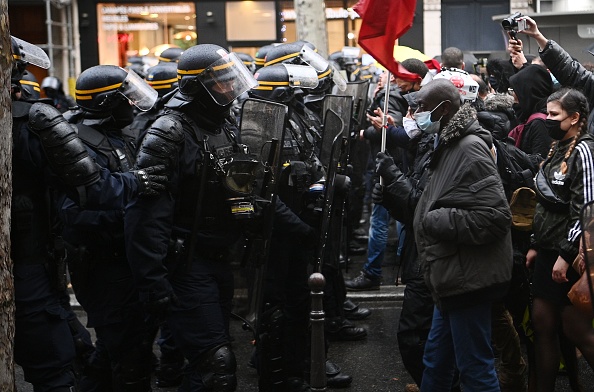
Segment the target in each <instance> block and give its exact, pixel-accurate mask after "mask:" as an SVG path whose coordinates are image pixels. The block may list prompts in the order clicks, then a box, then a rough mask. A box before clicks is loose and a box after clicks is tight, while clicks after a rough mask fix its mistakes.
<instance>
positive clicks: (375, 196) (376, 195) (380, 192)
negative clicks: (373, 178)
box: [371, 182, 384, 204]
mask: <svg viewBox="0 0 594 392" xmlns="http://www.w3.org/2000/svg"><path fill="white" fill-rule="evenodd" d="M371 200H372V201H373V204H382V203H383V202H384V186H383V185H381V184H380V183H379V182H378V183H376V184H375V185H374V186H373V190H372V191H371Z"/></svg>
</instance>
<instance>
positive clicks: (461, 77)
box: [433, 68, 479, 104]
mask: <svg viewBox="0 0 594 392" xmlns="http://www.w3.org/2000/svg"><path fill="white" fill-rule="evenodd" d="M436 79H448V80H449V81H450V82H452V83H453V84H454V86H456V88H457V89H458V92H459V93H460V100H461V102H462V103H463V104H464V103H466V102H474V101H475V100H476V97H477V95H478V89H479V86H478V83H477V82H476V81H475V80H474V79H473V78H472V77H471V76H470V75H469V74H468V72H466V71H463V70H461V69H458V68H447V69H446V68H444V69H442V70H441V72H440V73H438V74H437V75H435V76H434V77H433V80H436Z"/></svg>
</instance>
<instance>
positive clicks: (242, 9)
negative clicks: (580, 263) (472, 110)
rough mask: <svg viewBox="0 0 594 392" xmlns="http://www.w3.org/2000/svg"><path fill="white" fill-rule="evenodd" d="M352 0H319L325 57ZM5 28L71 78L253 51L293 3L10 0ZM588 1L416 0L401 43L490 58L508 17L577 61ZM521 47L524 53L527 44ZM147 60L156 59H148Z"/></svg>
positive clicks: (591, 35)
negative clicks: (535, 28)
mask: <svg viewBox="0 0 594 392" xmlns="http://www.w3.org/2000/svg"><path fill="white" fill-rule="evenodd" d="M319 1H322V0H319ZM356 3H357V0H326V1H325V6H326V17H327V31H328V44H329V47H328V53H333V52H335V51H338V50H340V49H341V48H342V47H343V46H357V34H358V31H359V28H360V25H361V20H360V18H359V17H358V15H357V14H356V13H355V12H354V11H353V10H352V7H353V6H354V5H355V4H356ZM8 5H9V17H10V24H11V26H10V27H11V32H12V34H13V35H15V36H18V37H19V38H22V39H25V40H27V41H29V42H32V43H35V44H39V45H40V46H41V47H42V48H43V49H45V50H46V51H47V52H48V53H49V54H50V57H51V60H52V63H53V67H52V68H50V70H49V71H48V72H47V73H44V71H42V70H34V73H35V74H36V76H38V79H40V78H42V77H43V76H45V75H47V74H48V73H49V74H51V75H55V76H58V77H60V78H62V79H70V80H71V81H73V80H74V79H75V78H76V76H77V75H78V74H80V71H81V70H82V69H86V68H88V67H90V66H93V65H96V64H116V65H120V66H125V65H126V64H127V63H128V61H129V60H130V59H131V58H133V57H138V56H145V58H148V59H149V61H154V59H156V56H157V55H158V53H159V52H160V51H161V50H163V49H164V48H166V47H168V46H169V45H176V46H179V47H182V48H185V47H189V46H191V45H195V44H197V43H206V42H208V43H215V44H218V45H221V46H223V47H225V48H228V49H229V50H234V51H241V52H247V53H250V54H252V55H254V54H255V52H256V51H257V49H258V48H259V47H261V46H263V45H266V44H269V43H272V42H291V41H294V40H295V39H296V35H297V34H296V30H297V29H296V26H295V10H294V1H293V0H284V1H281V0H253V1H242V0H227V1H223V0H195V1H181V0H159V1H146V0H111V1H109V0H84V1H82V0H9V1H8ZM593 9H594V0H571V1H570V0H419V1H417V8H416V13H415V17H414V22H413V27H412V28H411V29H410V30H409V31H408V32H407V33H406V34H405V35H404V36H403V37H401V38H400V40H399V44H400V45H406V46H410V47H412V48H415V49H419V50H421V51H422V52H424V53H426V54H427V55H429V56H431V57H433V56H437V55H440V54H441V51H442V49H443V48H446V47H448V46H456V47H459V48H460V49H462V50H464V51H467V52H471V53H473V54H476V55H477V57H488V56H489V55H490V54H492V53H499V54H500V55H504V54H505V52H504V51H505V48H506V46H507V38H506V35H505V34H504V33H503V31H502V29H501V25H500V21H501V19H502V18H503V17H505V16H507V15H509V14H510V13H511V11H512V10H513V11H520V12H522V13H524V14H527V15H530V16H532V17H533V18H534V19H536V21H537V22H538V23H539V26H540V27H541V28H542V30H543V32H544V33H545V35H546V36H547V37H551V38H553V39H555V40H557V41H558V42H559V43H560V44H561V45H562V46H563V47H564V48H566V49H567V50H568V51H569V52H570V53H572V55H574V56H575V57H576V58H577V59H578V60H580V61H590V54H589V53H587V50H585V49H586V48H589V47H590V46H592V45H593V44H594V24H589V23H588V21H589V20H590V21H591V20H594V18H592V15H593V14H592V13H593V12H594V11H592V10H593ZM525 41H526V43H525V44H526V48H527V49H528V52H535V47H534V43H533V42H530V40H525ZM150 59H153V60H150Z"/></svg>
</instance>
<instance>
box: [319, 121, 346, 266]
mask: <svg viewBox="0 0 594 392" xmlns="http://www.w3.org/2000/svg"><path fill="white" fill-rule="evenodd" d="M341 123H342V120H341V119H340V118H339V117H338V115H337V114H336V113H334V112H333V111H332V110H329V111H328V113H326V121H325V123H324V128H325V129H326V127H327V126H328V125H332V126H335V125H334V124H341ZM330 129H331V128H330ZM346 142H347V139H346V138H345V137H344V136H342V134H341V133H337V134H336V135H335V136H334V138H333V140H332V146H331V148H330V152H329V156H328V159H327V163H326V164H324V161H322V164H323V165H324V167H325V169H326V183H325V187H324V201H323V203H324V204H323V205H322V216H321V219H320V243H319V244H318V249H317V252H316V271H317V272H321V271H322V263H323V262H324V253H325V251H326V245H327V243H328V237H329V236H328V232H329V229H330V220H331V218H332V201H333V200H334V185H335V179H336V174H337V172H338V169H339V164H340V159H341V157H342V155H343V152H344V149H345V148H346ZM320 160H321V159H320Z"/></svg>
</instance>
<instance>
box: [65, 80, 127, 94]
mask: <svg viewBox="0 0 594 392" xmlns="http://www.w3.org/2000/svg"><path fill="white" fill-rule="evenodd" d="M121 86H122V83H116V84H112V85H111V86H105V87H100V88H95V89H92V90H74V93H75V94H77V95H78V94H95V93H101V92H103V91H109V90H117V89H118V88H120V87H121Z"/></svg>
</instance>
